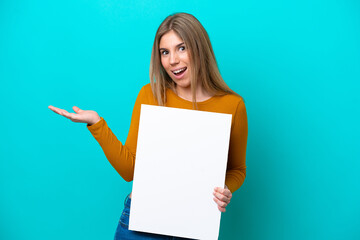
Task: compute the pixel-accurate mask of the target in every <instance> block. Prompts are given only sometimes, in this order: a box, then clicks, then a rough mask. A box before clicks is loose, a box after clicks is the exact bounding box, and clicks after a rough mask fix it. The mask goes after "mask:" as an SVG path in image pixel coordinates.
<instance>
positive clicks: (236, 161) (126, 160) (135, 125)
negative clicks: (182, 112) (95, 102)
mask: <svg viewBox="0 0 360 240" xmlns="http://www.w3.org/2000/svg"><path fill="white" fill-rule="evenodd" d="M141 104H149V105H158V104H157V101H156V100H155V98H154V95H153V92H152V90H151V86H150V84H147V85H145V86H144V87H143V88H142V89H141V90H140V93H139V95H138V97H137V99H136V102H135V106H134V109H133V113H132V117H131V124H130V129H129V133H128V136H127V139H126V142H125V144H122V143H121V142H120V141H119V140H118V139H117V138H116V136H115V135H114V133H113V132H112V131H111V129H110V128H109V127H108V125H107V123H106V121H105V120H104V118H102V117H101V118H100V121H99V122H97V123H95V124H94V125H91V126H89V125H88V126H87V128H88V129H89V131H90V132H91V134H92V135H93V136H94V138H95V139H96V140H97V142H98V143H99V144H100V146H101V147H102V149H103V151H104V153H105V155H106V158H107V159H108V160H109V162H110V163H111V165H112V166H113V167H114V168H115V170H116V171H117V172H118V173H119V174H120V175H121V177H122V178H123V179H124V180H125V181H132V180H133V175H134V166H135V159H136V144H137V136H138V130H139V120H140V108H141ZM165 106H166V107H174V108H183V109H193V104H192V102H191V101H187V100H185V99H182V98H181V97H179V96H178V95H176V94H175V93H174V92H173V91H172V90H171V89H167V90H166V104H165ZM197 108H198V109H197V110H199V111H208V112H217V113H227V114H232V123H231V133H230V145H229V154H228V163H227V170H226V178H225V184H226V186H227V187H228V188H229V190H230V191H231V192H234V191H235V190H237V189H238V188H239V187H240V186H241V185H242V184H243V182H244V179H245V176H246V164H245V158H246V143H247V134H248V129H247V116H246V109H245V104H244V102H243V100H242V98H240V97H238V96H236V95H233V94H227V95H224V96H213V97H211V98H210V99H208V100H206V101H203V102H198V103H197Z"/></svg>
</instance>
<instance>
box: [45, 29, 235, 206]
mask: <svg viewBox="0 0 360 240" xmlns="http://www.w3.org/2000/svg"><path fill="white" fill-rule="evenodd" d="M159 45H160V46H159V49H160V54H161V64H162V66H163V67H164V69H165V70H166V72H167V73H168V74H169V76H170V77H171V79H172V80H173V81H174V82H175V83H176V93H177V94H178V95H179V97H181V98H183V99H185V100H188V101H192V97H191V79H190V72H191V57H190V54H189V52H188V51H187V48H186V45H185V43H184V42H183V40H182V39H181V38H180V37H179V36H178V35H177V34H176V33H175V32H174V31H172V30H171V31H169V32H168V33H166V34H164V35H163V36H162V38H161V39H160V44H159ZM183 67H187V70H186V72H185V74H184V76H183V77H182V78H181V79H177V78H175V77H174V74H173V73H172V71H173V70H176V69H180V68H183ZM211 97H212V96H211V95H210V94H209V93H207V92H206V91H205V90H204V89H203V88H202V86H201V85H198V86H197V87H196V100H197V101H198V102H202V101H205V100H207V99H209V98H211ZM49 109H51V110H52V111H53V112H55V113H57V114H59V115H61V116H64V117H66V118H68V119H70V120H71V121H73V122H80V123H87V124H89V125H93V124H95V123H97V122H98V121H100V116H99V115H98V114H97V113H96V112H95V111H91V110H82V109H80V108H78V107H76V106H74V107H73V110H74V112H75V113H69V112H68V111H66V110H64V109H61V108H57V107H54V106H51V105H50V106H49ZM130 196H131V195H130ZM213 196H214V197H213V199H214V201H215V203H216V204H217V205H218V209H219V210H220V211H221V212H225V211H226V206H227V205H228V204H229V203H230V201H231V198H232V193H231V192H230V190H229V189H228V187H227V186H226V185H225V188H222V187H215V188H214V192H213Z"/></svg>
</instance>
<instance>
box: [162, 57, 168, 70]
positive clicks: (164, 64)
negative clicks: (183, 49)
mask: <svg viewBox="0 0 360 240" xmlns="http://www.w3.org/2000/svg"><path fill="white" fill-rule="evenodd" d="M160 63H161V66H162V67H163V68H164V69H165V70H167V66H166V61H165V60H164V59H163V58H162V59H161V61H160Z"/></svg>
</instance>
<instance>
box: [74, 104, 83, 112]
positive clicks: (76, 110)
mask: <svg viewBox="0 0 360 240" xmlns="http://www.w3.org/2000/svg"><path fill="white" fill-rule="evenodd" d="M73 110H74V112H76V113H81V112H82V111H83V110H81V109H80V108H78V107H77V106H73Z"/></svg>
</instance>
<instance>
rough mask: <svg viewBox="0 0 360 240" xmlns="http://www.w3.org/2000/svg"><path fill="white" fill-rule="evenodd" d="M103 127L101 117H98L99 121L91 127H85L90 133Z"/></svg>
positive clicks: (103, 122) (103, 121) (103, 123)
mask: <svg viewBox="0 0 360 240" xmlns="http://www.w3.org/2000/svg"><path fill="white" fill-rule="evenodd" d="M104 125H105V120H104V119H103V118H102V117H100V121H98V122H97V123H95V124H93V125H89V124H88V125H87V126H86V127H87V128H88V129H89V131H90V132H93V131H96V130H98V129H100V128H101V127H103V126H104Z"/></svg>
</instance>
